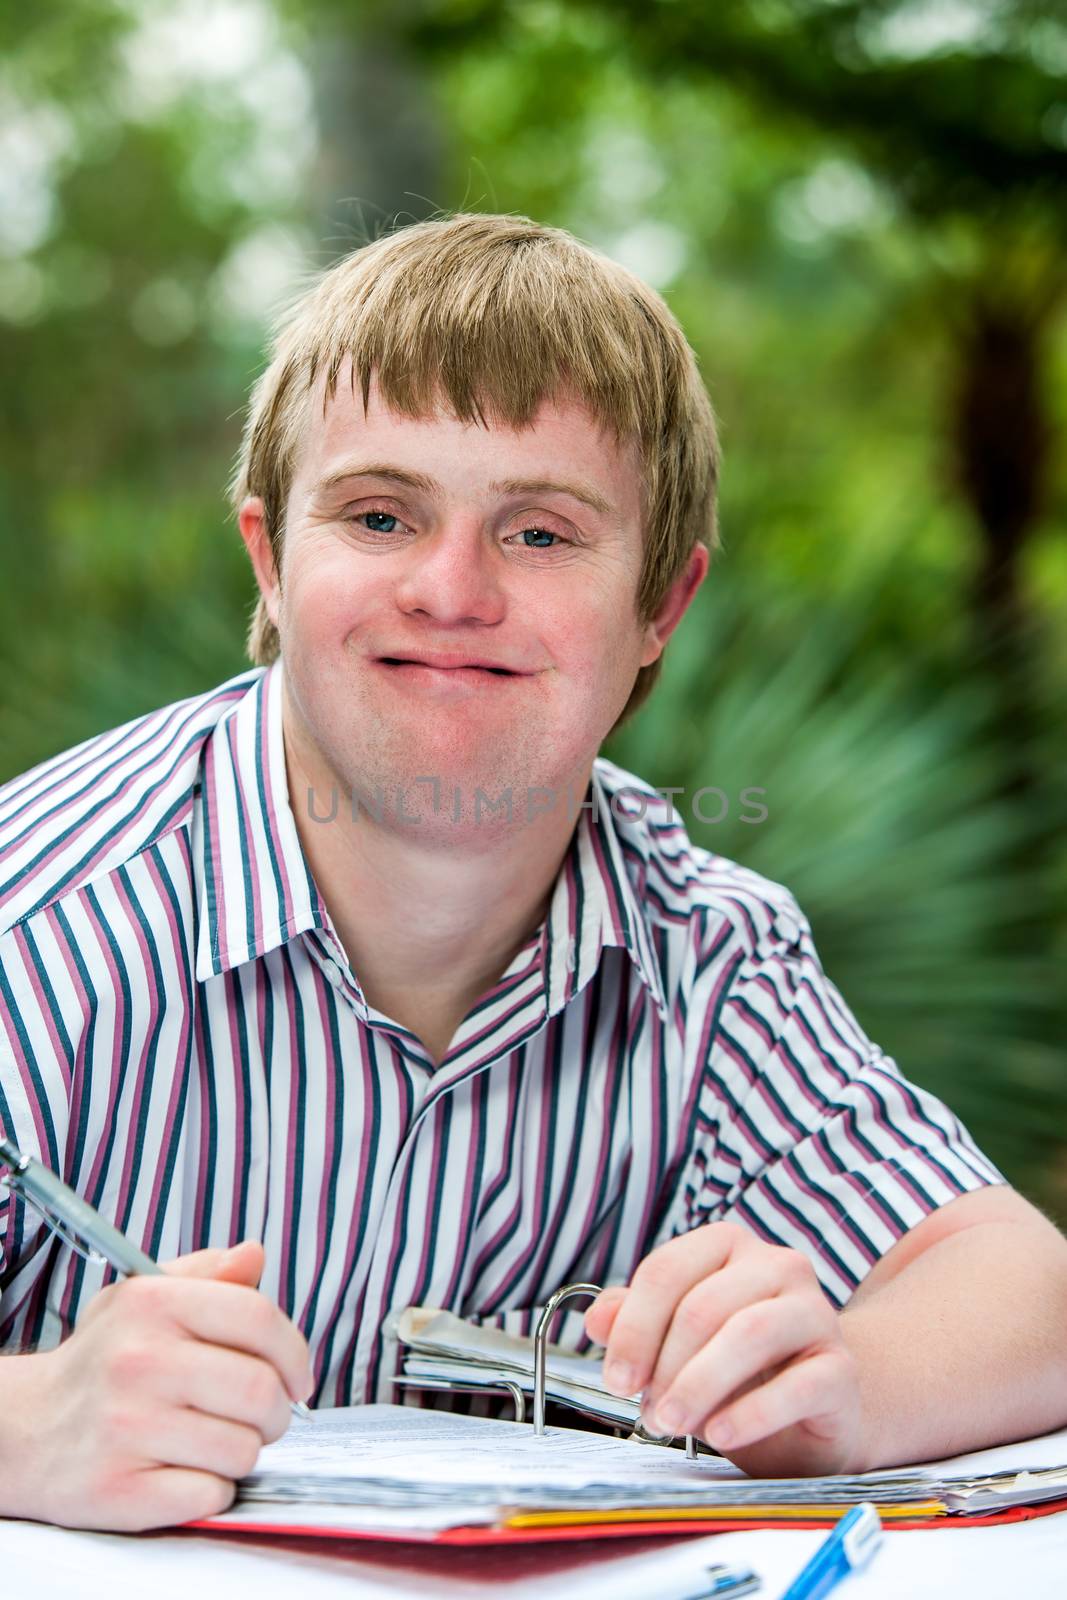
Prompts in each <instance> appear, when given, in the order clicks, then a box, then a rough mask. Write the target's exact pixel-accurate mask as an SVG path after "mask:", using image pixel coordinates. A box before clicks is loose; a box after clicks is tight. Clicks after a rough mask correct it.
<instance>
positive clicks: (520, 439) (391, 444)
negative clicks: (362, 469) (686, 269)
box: [293, 369, 641, 494]
mask: <svg viewBox="0 0 1067 1600" xmlns="http://www.w3.org/2000/svg"><path fill="white" fill-rule="evenodd" d="M368 450H372V452H373V458H374V459H376V460H380V459H389V460H395V461H396V462H397V464H399V465H408V466H417V465H418V463H419V461H420V460H422V461H423V462H425V460H426V458H427V457H432V458H433V460H434V461H436V462H439V463H442V464H446V463H448V462H450V461H451V462H453V463H456V464H461V465H462V466H463V467H464V468H465V469H466V470H467V471H468V472H470V473H474V472H476V471H477V468H478V466H479V464H480V463H482V462H484V463H485V465H486V466H487V468H488V467H490V466H492V467H493V469H494V470H496V469H497V468H499V467H500V465H501V464H502V462H504V461H505V460H506V461H508V462H510V463H512V464H513V465H514V466H515V468H516V469H519V468H521V470H522V471H523V472H525V473H529V472H531V471H535V470H536V471H543V472H544V473H546V474H547V472H548V471H549V469H555V470H556V471H558V470H559V469H561V468H563V467H567V468H570V469H581V470H582V471H583V472H584V474H585V476H586V477H587V478H590V479H593V480H599V481H600V482H601V483H602V484H603V485H605V486H607V485H608V484H611V485H613V486H614V487H615V489H616V494H617V493H618V490H619V489H620V488H621V487H623V484H624V483H626V484H627V486H629V487H632V486H636V487H637V488H638V491H639V485H640V478H641V472H640V458H639V452H638V449H637V446H636V442H633V441H622V442H620V441H619V440H618V439H617V438H616V436H615V434H614V432H613V431H612V430H611V429H610V428H606V427H604V426H603V425H602V424H601V422H600V421H599V420H598V419H597V418H596V417H595V416H594V415H593V414H592V412H591V411H590V410H589V409H588V408H587V407H586V406H585V405H584V404H583V403H582V401H581V400H580V399H578V398H577V397H576V396H571V395H562V396H559V397H557V398H554V399H546V400H543V401H542V402H541V403H540V405H539V406H538V407H537V410H536V411H535V412H534V414H533V416H532V417H531V419H530V421H529V422H528V423H527V424H525V425H523V426H521V427H518V428H516V427H513V426H512V425H510V424H509V423H507V422H504V421H501V420H499V419H494V418H493V417H492V416H490V417H488V418H487V419H486V421H485V423H484V424H483V423H481V422H478V421H476V420H470V421H465V420H463V419H461V418H459V417H457V416H456V414H455V412H454V411H453V410H452V408H451V406H450V405H449V403H448V401H447V399H446V398H445V397H444V396H443V395H441V396H439V397H438V398H437V400H436V401H435V403H434V404H433V406H432V408H431V409H429V410H427V411H426V412H425V413H423V414H420V415H419V416H411V415H409V414H407V413H406V412H402V411H397V410H394V409H393V408H392V407H391V406H389V405H388V404H387V403H386V401H385V399H384V397H383V396H382V394H381V391H380V389H379V387H378V384H377V382H376V381H375V380H372V382H371V387H370V393H369V396H368V403H367V407H366V410H364V405H363V394H362V390H361V389H360V387H359V385H358V383H357V384H356V386H355V390H354V392H353V385H352V378H351V371H350V370H345V369H342V372H341V374H340V376H339V378H338V381H337V384H336V387H335V388H334V390H333V392H332V393H330V394H327V392H326V380H325V376H324V375H322V376H320V377H319V379H318V381H317V383H316V385H315V387H314V388H313V390H312V391H311V393H310V394H309V396H308V402H307V406H306V409H305V414H304V418H303V423H302V426H301V428H300V431H299V442H298V445H297V449H296V454H295V460H294V464H293V489H294V490H295V489H297V488H298V487H303V488H304V489H307V488H309V487H311V486H312V485H313V484H314V483H316V482H318V481H319V480H321V479H322V478H324V477H327V476H329V475H330V474H332V473H335V472H337V471H338V470H339V469H342V468H343V467H345V466H346V464H347V463H349V462H351V461H357V460H358V459H359V458H360V457H361V456H363V457H366V455H367V452H368ZM383 451H386V452H387V453H388V454H387V456H386V457H383V455H382V452H383Z"/></svg>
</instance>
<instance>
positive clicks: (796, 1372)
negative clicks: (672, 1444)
mask: <svg viewBox="0 0 1067 1600" xmlns="http://www.w3.org/2000/svg"><path fill="white" fill-rule="evenodd" d="M853 1389H854V1362H853V1360H852V1357H851V1356H850V1354H849V1352H848V1351H847V1350H846V1349H845V1348H844V1347H843V1346H841V1347H837V1348H834V1349H832V1350H821V1351H819V1352H818V1353H817V1354H815V1355H811V1356H807V1357H805V1359H804V1360H802V1361H794V1362H792V1363H791V1364H790V1365H789V1366H788V1367H786V1368H785V1370H784V1371H783V1372H780V1373H778V1375H777V1376H776V1377H774V1378H771V1379H770V1381H769V1382H768V1383H764V1384H761V1385H760V1387H759V1388H757V1389H753V1390H752V1391H751V1393H749V1394H746V1395H744V1396H743V1397H742V1398H741V1399H740V1400H735V1401H733V1402H732V1403H731V1404H730V1405H728V1406H725V1407H723V1408H722V1409H721V1410H720V1411H718V1412H716V1413H714V1414H712V1415H711V1416H709V1417H708V1418H707V1419H706V1421H705V1422H704V1423H703V1424H702V1425H701V1426H700V1427H699V1428H698V1429H697V1431H698V1432H699V1433H700V1435H701V1437H702V1438H705V1439H707V1440H708V1442H709V1443H710V1444H713V1445H714V1446H715V1448H716V1449H717V1450H728V1449H729V1450H742V1449H744V1448H745V1447H746V1446H747V1445H752V1444H758V1443H759V1442H760V1440H762V1439H769V1438H771V1437H772V1436H773V1435H774V1434H776V1433H781V1432H782V1430H783V1429H784V1428H791V1427H794V1426H795V1425H796V1424H797V1423H799V1422H815V1423H817V1424H819V1423H821V1424H822V1427H820V1428H819V1430H818V1431H819V1432H820V1433H825V1437H826V1438H827V1439H831V1438H832V1437H833V1436H834V1434H835V1432H836V1431H837V1430H835V1428H834V1426H833V1419H834V1418H836V1417H839V1416H843V1415H844V1413H845V1411H846V1409H847V1408H848V1407H849V1405H850V1402H851V1398H852V1395H853Z"/></svg>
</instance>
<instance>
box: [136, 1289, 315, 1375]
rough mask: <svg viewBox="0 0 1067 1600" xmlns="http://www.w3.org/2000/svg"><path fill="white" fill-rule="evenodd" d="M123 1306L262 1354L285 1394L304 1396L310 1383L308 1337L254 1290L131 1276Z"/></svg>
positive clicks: (210, 1339) (198, 1335)
mask: <svg viewBox="0 0 1067 1600" xmlns="http://www.w3.org/2000/svg"><path fill="white" fill-rule="evenodd" d="M122 1290H123V1293H124V1294H125V1295H126V1297H127V1307H128V1308H130V1307H139V1308H140V1309H141V1310H142V1312H143V1313H144V1314H145V1315H146V1316H148V1317H150V1318H152V1317H155V1318H161V1319H164V1320H166V1321H169V1322H170V1323H172V1324H173V1325H174V1326H175V1327H177V1328H178V1329H179V1330H180V1331H181V1332H182V1333H184V1334H186V1335H187V1336H189V1337H191V1338H195V1339H202V1340H203V1341H204V1342H205V1343H206V1344H215V1345H224V1346H226V1347H227V1348H229V1349H231V1350H241V1351H244V1352H245V1353H246V1354H247V1355H253V1356H261V1357H262V1358H263V1360H264V1361H269V1362H270V1364H271V1365H272V1366H273V1367H275V1368H276V1369H277V1371H278V1372H279V1373H280V1375H281V1377H282V1381H283V1382H284V1384H285V1386H286V1388H287V1390H288V1392H289V1394H290V1395H291V1396H292V1398H293V1399H294V1400H302V1399H303V1398H304V1397H305V1396H306V1395H307V1394H308V1393H310V1390H311V1387H312V1382H313V1379H312V1373H311V1366H310V1362H309V1359H308V1347H307V1340H306V1339H305V1338H304V1336H303V1334H302V1333H301V1332H300V1330H299V1328H297V1327H296V1326H295V1325H294V1324H293V1323H292V1322H290V1320H289V1318H288V1317H287V1316H286V1315H285V1313H284V1312H283V1311H280V1310H279V1308H278V1307H277V1306H276V1305H273V1304H272V1303H271V1302H270V1301H269V1300H268V1299H267V1297H266V1295H263V1294H260V1292H259V1291H258V1289H250V1288H248V1287H247V1286H246V1285H244V1284H237V1283H224V1282H220V1281H218V1280H217V1279H213V1280H210V1281H209V1280H204V1279H199V1278H187V1279H185V1280H184V1281H182V1282H181V1283H176V1282H175V1281H174V1280H173V1279H172V1278H169V1277H168V1276H166V1275H161V1276H159V1277H143V1278H129V1279H127V1281H126V1282H125V1283H124V1284H123V1285H122Z"/></svg>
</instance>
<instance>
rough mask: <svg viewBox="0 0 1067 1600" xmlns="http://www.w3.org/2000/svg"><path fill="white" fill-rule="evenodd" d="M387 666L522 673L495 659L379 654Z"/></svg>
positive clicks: (511, 675) (509, 674) (506, 674)
mask: <svg viewBox="0 0 1067 1600" xmlns="http://www.w3.org/2000/svg"><path fill="white" fill-rule="evenodd" d="M378 660H379V661H381V662H382V664H383V665H384V666H387V667H428V668H430V669H431V670H433V671H435V672H472V671H474V672H491V673H493V674H494V675H495V676H497V677H503V678H514V677H521V676H524V674H521V673H518V672H516V671H515V669H514V668H512V667H505V666H503V665H502V664H501V663H500V662H497V661H481V660H478V659H475V658H472V657H469V656H452V655H449V656H444V655H441V656H379V657H378Z"/></svg>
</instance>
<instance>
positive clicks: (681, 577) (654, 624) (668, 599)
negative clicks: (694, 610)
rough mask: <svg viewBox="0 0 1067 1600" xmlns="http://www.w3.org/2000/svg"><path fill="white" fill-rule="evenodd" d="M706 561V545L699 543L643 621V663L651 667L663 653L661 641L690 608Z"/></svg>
mask: <svg viewBox="0 0 1067 1600" xmlns="http://www.w3.org/2000/svg"><path fill="white" fill-rule="evenodd" d="M708 561H709V556H708V552H707V549H706V547H705V546H704V545H702V544H698V545H697V546H696V547H695V548H694V550H693V553H692V554H691V555H690V557H689V560H688V561H687V562H686V564H685V571H684V572H680V573H679V574H678V576H677V578H675V580H674V582H673V583H672V584H671V586H670V588H669V589H668V590H667V593H666V594H665V595H664V597H663V603H662V604H661V606H660V608H659V610H658V611H657V612H656V614H655V616H654V617H652V618H650V620H649V621H648V622H646V624H645V645H644V649H643V650H642V651H641V665H642V666H643V667H650V666H651V665H652V663H653V661H658V660H659V658H660V656H661V655H662V654H663V647H664V645H665V644H666V643H667V640H668V639H669V638H670V636H671V634H672V633H673V632H674V630H675V628H676V627H677V626H678V624H679V623H680V622H681V620H682V618H683V617H684V616H685V614H686V612H687V611H688V610H689V606H690V603H691V601H692V599H693V596H694V595H695V594H696V592H697V590H698V589H699V588H700V585H701V584H702V583H703V582H704V579H705V577H706V576H707V571H708Z"/></svg>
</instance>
